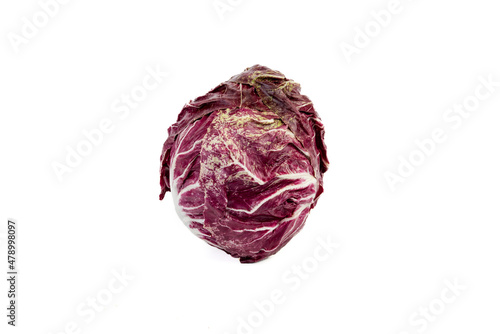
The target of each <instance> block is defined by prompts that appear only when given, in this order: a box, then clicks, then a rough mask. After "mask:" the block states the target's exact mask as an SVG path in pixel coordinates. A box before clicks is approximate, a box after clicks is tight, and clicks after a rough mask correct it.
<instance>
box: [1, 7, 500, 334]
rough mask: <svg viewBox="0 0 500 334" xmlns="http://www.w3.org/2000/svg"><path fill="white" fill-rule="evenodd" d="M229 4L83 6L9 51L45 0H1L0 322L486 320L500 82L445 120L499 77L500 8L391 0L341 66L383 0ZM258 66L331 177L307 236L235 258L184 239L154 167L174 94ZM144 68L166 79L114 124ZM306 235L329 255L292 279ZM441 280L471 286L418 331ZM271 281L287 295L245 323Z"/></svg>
mask: <svg viewBox="0 0 500 334" xmlns="http://www.w3.org/2000/svg"><path fill="white" fill-rule="evenodd" d="M223 3H226V2H225V0H224V1H223ZM232 3H233V5H231V6H232V7H231V11H227V12H225V13H224V14H223V15H222V19H221V17H220V16H219V15H218V13H217V11H216V9H215V8H214V7H213V2H212V0H203V1H202V0H191V1H180V0H177V1H155V0H141V1H138V0H136V1H118V0H114V1H97V0H86V1H79V0H73V1H69V2H68V3H67V4H64V5H62V4H61V5H60V6H59V11H58V12H57V13H56V14H55V15H54V16H53V17H51V18H50V19H49V21H48V23H47V25H46V26H44V27H41V28H39V31H38V33H37V34H36V35H34V36H32V37H30V38H28V39H27V42H26V41H25V42H26V43H24V44H22V45H19V47H18V52H16V48H15V47H13V44H12V43H11V41H10V40H9V38H12V36H13V35H12V34H18V35H21V34H22V29H23V25H25V21H23V17H26V18H27V19H28V20H30V21H31V22H33V15H36V13H38V12H40V11H41V7H40V4H39V3H38V2H37V1H35V0H18V1H8V2H7V1H3V2H2V3H1V5H0V29H1V33H2V42H1V43H0V57H1V62H0V92H1V93H0V94H1V95H0V97H1V98H0V110H1V116H0V147H1V153H2V155H1V157H2V161H1V165H0V171H1V173H0V188H1V191H0V208H1V214H0V218H1V221H2V229H1V231H0V232H1V233H2V234H3V235H0V236H2V237H5V234H4V233H5V231H6V221H7V218H15V219H17V221H18V225H19V242H20V245H19V247H20V249H19V272H20V278H19V287H18V288H19V291H20V292H19V298H18V304H19V308H20V309H19V310H18V312H19V318H18V327H17V328H15V329H13V328H10V326H7V325H6V317H5V313H6V310H5V307H4V306H6V305H7V304H6V303H7V297H6V294H7V286H6V284H5V283H6V281H5V280H4V279H2V284H0V289H1V291H0V296H1V298H0V304H1V305H2V307H1V309H2V310H4V311H2V312H1V313H2V314H1V317H0V318H1V319H2V321H1V322H2V324H1V325H0V328H1V330H0V332H1V333H14V332H18V333H31V334H33V333H43V334H46V333H47V334H48V333H64V331H65V327H66V326H68V324H70V325H69V327H71V326H72V325H71V323H73V322H74V323H76V324H77V326H78V330H76V331H71V330H70V331H66V333H221V334H222V333H225V332H227V333H231V334H232V333H251V332H254V333H305V332H307V333H372V334H375V333H384V334H387V333H390V334H392V333H394V334H399V333H401V332H407V333H412V334H413V333H420V332H428V333H498V332H499V330H500V324H499V322H498V314H499V312H500V303H499V299H500V286H499V284H500V271H499V264H500V261H499V255H500V243H499V242H498V238H499V231H500V229H499V228H498V226H499V223H500V213H499V211H498V204H499V199H500V192H499V189H500V177H499V170H500V159H499V150H498V145H499V143H500V131H499V130H498V128H499V121H500V115H499V112H498V111H499V108H500V87H496V91H495V92H494V93H493V94H491V96H490V97H489V98H488V99H486V100H485V101H481V102H480V105H479V107H478V108H477V110H475V111H474V112H472V113H471V115H470V117H469V118H467V119H464V120H463V123H462V124H461V125H460V126H459V127H458V128H457V129H453V128H452V127H451V126H450V125H452V124H451V123H447V122H445V121H444V120H443V115H444V114H445V112H446V110H447V109H448V108H451V107H453V105H454V104H457V103H462V101H463V100H464V99H465V98H467V97H468V96H472V95H473V94H474V93H475V89H476V87H478V85H480V81H479V79H478V78H479V77H480V76H483V77H485V78H487V77H488V76H492V78H493V79H494V80H496V81H500V44H499V43H500V40H499V38H498V31H500V20H499V19H498V13H499V8H498V6H497V4H496V2H494V1H491V0H474V1H451V0H449V1H429V0H419V1H409V0H401V3H400V12H399V13H398V14H394V15H392V19H391V22H390V23H389V24H388V25H387V26H386V27H383V28H381V31H380V32H379V33H378V34H377V35H376V36H375V34H373V35H374V37H372V38H370V39H371V42H370V43H369V45H367V46H366V47H362V48H358V51H359V52H358V54H354V55H353V56H352V57H351V62H348V61H347V58H346V57H345V56H344V54H343V52H342V51H341V45H342V44H341V43H342V42H345V43H349V44H352V45H354V44H353V43H354V39H355V38H356V34H357V33H356V31H357V30H356V28H359V29H364V28H365V25H367V24H368V25H369V26H370V24H371V23H370V22H371V21H373V20H374V18H373V17H372V16H371V15H370V12H371V11H372V10H375V11H377V12H378V11H380V10H383V9H385V8H387V7H388V4H389V1H385V0H378V1H347V0H342V1H335V2H332V1H307V2H306V1H290V0H286V1H285V0H279V1H276V0H275V1H264V0H253V1H245V0H243V1H240V2H238V1H234V0H233V2H232ZM42 18H43V17H42ZM42 23H43V22H42ZM374 27H375V28H374V29H376V26H374ZM9 36H10V37H9ZM254 64H262V65H265V66H268V67H271V68H273V69H275V70H279V71H281V72H282V73H284V74H285V75H286V76H287V77H288V78H291V79H293V80H295V81H297V82H299V83H300V84H301V85H302V92H303V93H304V94H306V95H308V96H309V97H310V98H311V100H312V101H313V102H314V104H315V107H316V110H317V111H318V112H319V114H320V116H321V118H322V119H323V121H324V124H325V128H326V142H327V146H328V154H329V158H330V161H331V168H330V170H329V171H328V172H327V173H326V175H325V193H324V195H322V197H321V198H320V200H319V202H318V205H317V207H316V208H315V209H314V210H313V211H312V212H311V215H310V216H309V218H308V221H307V222H306V225H305V227H304V229H303V230H302V231H301V232H300V233H299V235H297V236H296V237H295V238H294V239H293V240H292V241H291V242H290V243H289V244H288V245H287V246H286V247H285V248H283V249H282V250H281V251H280V252H279V253H278V254H277V255H275V256H273V257H272V258H270V259H268V260H266V261H263V262H261V263H257V264H252V265H242V264H240V263H239V262H238V261H237V260H236V259H233V258H231V257H229V256H228V255H226V254H225V253H223V252H222V251H219V250H217V249H215V248H212V247H210V246H208V245H207V244H205V243H204V242H202V241H200V240H198V239H197V238H196V237H195V236H194V235H192V234H191V232H189V230H188V229H186V228H185V227H184V225H183V224H182V222H181V221H180V220H179V219H178V218H177V216H176V215H175V210H174V208H173V205H172V203H171V196H170V194H167V195H166V198H165V200H164V201H162V202H160V201H159V200H158V194H159V192H160V187H159V184H158V183H159V172H158V170H159V157H160V153H161V148H162V144H163V141H164V140H165V139H166V138H167V129H168V127H169V126H170V125H171V124H172V123H173V122H174V121H175V120H176V117H177V114H178V112H179V111H180V110H181V109H182V107H183V105H184V103H186V102H188V101H189V100H190V99H194V98H196V97H197V96H200V95H202V94H204V93H206V92H207V91H208V90H210V89H211V88H213V87H215V86H216V85H218V84H219V83H220V82H222V81H225V80H227V79H228V78H230V77H231V76H232V75H235V74H237V73H240V72H241V71H243V70H244V69H245V68H246V67H249V66H252V65H254ZM148 66H149V67H151V68H156V67H158V66H159V68H161V69H162V70H163V71H168V72H169V76H168V77H167V78H166V79H165V80H164V81H163V83H162V84H161V85H160V86H158V88H157V89H155V90H154V91H152V92H150V93H149V94H148V96H147V98H146V99H145V100H144V101H143V102H141V103H140V105H139V106H138V107H137V108H135V109H133V110H132V111H131V112H130V114H129V115H128V117H126V118H124V119H120V118H119V117H118V116H119V115H118V114H116V113H114V112H113V110H112V107H111V105H112V104H113V102H114V101H115V100H116V99H119V98H120V96H121V94H127V93H130V91H131V89H133V88H134V87H136V86H137V85H140V84H141V82H142V80H143V78H144V77H145V76H146V75H147V72H146V67H148ZM105 118H109V119H111V120H112V121H113V124H114V129H113V131H112V132H111V133H109V134H106V135H105V136H104V139H103V141H102V143H101V144H100V145H98V146H97V147H94V149H93V151H92V153H91V154H89V155H88V156H87V157H84V158H83V161H82V162H81V164H80V165H78V166H77V167H76V168H74V169H73V170H72V172H71V173H66V174H64V176H63V180H62V182H61V181H59V180H58V178H57V176H56V174H55V173H54V170H53V168H52V164H53V163H54V162H60V163H64V160H65V158H66V154H67V146H69V147H72V148H75V147H76V146H77V144H78V143H79V142H81V141H82V140H84V139H85V137H84V135H83V134H82V132H83V131H84V130H87V131H88V130H91V129H94V128H96V127H97V126H98V124H99V122H100V121H101V120H103V119H105ZM435 128H442V129H443V130H444V131H445V132H446V135H447V140H446V141H445V142H444V143H442V144H439V145H437V146H436V148H435V150H434V152H433V154H431V156H429V157H428V158H426V160H425V161H424V163H423V164H422V165H421V166H418V167H417V168H416V169H415V171H414V173H413V174H412V175H411V176H409V177H407V178H405V182H404V183H402V184H398V185H397V187H396V189H395V191H391V188H390V187H389V185H388V183H387V182H386V179H385V177H384V173H386V172H393V173H396V171H397V168H398V165H399V160H398V156H403V157H405V158H408V157H409V155H410V154H411V153H412V152H413V151H415V150H416V149H417V146H416V144H415V140H422V139H425V138H430V136H431V133H432V131H433V129H435ZM318 237H320V238H323V239H326V238H331V239H332V240H336V241H337V242H339V243H340V247H339V248H338V249H337V250H336V251H335V253H334V254H332V255H330V256H329V257H328V258H327V260H325V261H323V262H321V263H319V265H318V266H317V268H313V267H309V270H310V271H311V273H309V274H308V277H307V278H301V279H297V277H298V276H295V279H296V280H295V282H296V281H297V280H298V281H299V284H300V286H299V287H298V288H297V289H295V290H294V289H293V288H294V287H296V286H295V285H293V284H291V283H290V282H289V281H287V280H286V278H284V277H288V278H290V277H292V276H293V275H291V274H290V271H289V270H290V268H292V266H302V265H303V263H304V261H306V263H311V262H310V260H311V258H310V257H311V255H312V254H313V252H314V250H315V249H316V247H318V245H319V244H318V241H317V238H318ZM1 242H2V254H3V255H1V257H0V258H1V259H2V262H3V263H2V265H1V267H2V271H4V268H5V265H6V263H5V258H6V256H5V254H6V250H5V240H3V239H2V240H1ZM308 261H309V262H308ZM123 268H124V269H123ZM311 268H312V269H311ZM113 270H115V271H122V270H125V271H126V272H127V273H128V275H130V276H133V279H132V280H131V281H130V282H128V284H127V286H126V287H125V288H124V289H123V290H122V291H121V292H120V293H115V294H113V295H112V301H111V302H110V303H109V304H108V305H106V306H105V307H104V309H103V311H102V312H96V313H95V318H94V319H92V321H88V320H89V317H83V316H81V315H80V314H79V313H78V312H77V308H78V307H81V306H82V303H84V304H83V305H84V306H85V303H86V301H87V298H92V297H96V296H98V295H99V294H101V297H102V296H105V295H106V291H104V292H103V289H106V288H107V287H108V284H109V282H110V281H111V282H112V278H113ZM5 271H6V270H5ZM2 277H4V276H3V274H2ZM446 280H449V281H451V282H453V281H454V280H457V281H458V282H459V283H460V284H461V285H463V286H465V287H466V288H465V289H464V290H463V291H462V292H461V293H460V295H459V296H458V297H456V298H455V300H454V302H452V303H449V304H445V309H444V310H440V311H443V312H442V313H441V314H439V315H436V316H435V317H434V316H433V320H432V321H430V320H427V321H424V323H426V322H427V323H426V328H425V330H423V329H424V325H423V324H422V320H420V325H418V326H417V325H415V324H412V323H411V322H410V320H409V319H410V318H411V317H412V316H413V317H414V316H415V312H420V311H421V310H422V308H423V309H425V308H429V306H430V305H433V307H438V306H439V305H440V302H439V299H440V298H441V291H443V289H445V288H446V283H445V281H446ZM275 289H277V290H279V291H281V292H282V293H283V294H284V299H285V300H284V302H283V303H281V304H279V305H274V310H273V312H272V314H270V315H266V316H261V318H262V319H263V320H262V321H261V322H262V323H261V324H259V326H257V327H246V328H243V327H241V326H243V325H241V321H245V322H248V318H249V317H251V316H252V314H253V316H254V317H255V319H257V320H259V315H255V314H256V313H255V312H259V311H258V309H257V307H256V306H255V304H254V303H255V302H262V301H263V300H265V299H269V298H270V295H271V292H272V291H273V290H275ZM450 296H451V294H450ZM441 305H443V304H442V303H441ZM419 310H420V311H419ZM419 317H420V316H419ZM241 319H243V320H241ZM417 319H424V318H421V317H420V318H417ZM414 320H415V318H414ZM250 321H251V320H250ZM427 325H428V326H427ZM245 330H246V331H245Z"/></svg>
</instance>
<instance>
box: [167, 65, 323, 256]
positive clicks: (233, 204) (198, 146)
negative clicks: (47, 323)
mask: <svg viewBox="0 0 500 334" xmlns="http://www.w3.org/2000/svg"><path fill="white" fill-rule="evenodd" d="M327 169H328V159H327V156H326V146H325V143H324V128H323V124H322V123H321V120H320V118H319V116H318V114H317V113H316V111H315V110H314V108H313V104H312V102H311V101H310V100H309V98H307V97H306V96H304V95H301V94H300V85H299V84H297V83H295V82H294V81H292V80H288V79H287V78H285V76H284V75H283V74H281V73H280V72H277V71H273V70H271V69H269V68H267V67H264V66H260V65H255V66H253V67H250V68H247V69H246V70H245V71H244V72H243V73H241V74H239V75H236V76H234V77H232V78H231V79H229V80H228V81H226V82H224V83H222V84H220V85H219V86H217V87H216V88H214V89H213V90H211V91H210V92H209V93H208V94H206V95H204V96H201V97H199V98H197V99H195V100H194V101H190V102H189V103H188V104H186V105H185V106H184V108H183V109H182V111H181V112H180V114H179V116H178V119H177V122H176V123H175V124H173V125H172V126H171V127H170V128H169V129H168V139H167V140H166V142H165V144H164V145H163V151H162V155H161V168H160V173H161V177H160V185H161V194H160V200H161V199H163V197H164V196H165V193H166V192H168V191H171V192H172V197H173V200H174V204H175V207H176V210H177V214H178V215H179V217H180V218H181V219H182V221H183V222H184V224H185V225H186V226H187V227H188V228H189V229H190V230H191V231H192V232H193V233H194V234H196V235H197V236H198V237H200V238H201V239H203V240H205V241H206V242H207V243H209V244H210V245H212V246H214V247H217V248H219V249H221V250H223V251H225V252H227V253H228V254H230V255H231V256H233V257H237V258H239V259H240V261H241V262H242V263H252V262H257V261H260V260H263V259H265V258H267V257H269V256H271V255H273V254H275V253H276V252H278V251H279V250H280V249H281V248H282V247H283V246H285V245H286V244H287V243H288V241H290V239H291V238H292V237H293V236H294V235H296V234H297V232H298V231H299V230H300V229H301V228H302V227H303V225H304V222H305V220H306V217H307V215H308V214H309V211H310V210H311V209H312V208H313V207H314V206H315V205H316V203H317V200H318V197H319V196H320V194H321V193H322V192H323V173H325V172H326V170H327Z"/></svg>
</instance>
